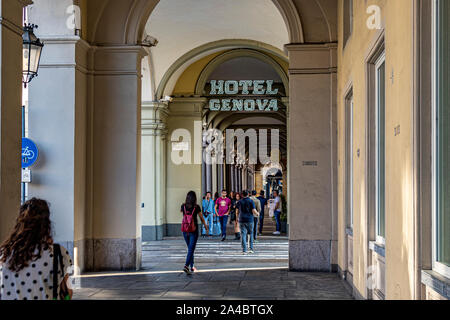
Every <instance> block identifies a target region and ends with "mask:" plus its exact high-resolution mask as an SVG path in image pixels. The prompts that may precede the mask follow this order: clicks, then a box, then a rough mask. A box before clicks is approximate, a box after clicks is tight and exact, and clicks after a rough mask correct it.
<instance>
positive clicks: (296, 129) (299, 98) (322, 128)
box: [286, 44, 337, 272]
mask: <svg viewBox="0 0 450 320" xmlns="http://www.w3.org/2000/svg"><path fill="white" fill-rule="evenodd" d="M286 47H287V50H288V52H289V62H290V69H289V73H290V102H289V119H288V122H289V123H288V130H289V142H288V144H289V148H288V150H289V151H288V158H289V159H288V163H289V169H288V182H289V188H288V190H289V191H288V192H289V194H288V199H291V201H289V208H288V210H289V213H290V214H289V231H290V232H289V267H290V269H291V270H293V271H325V272H331V271H333V270H334V265H335V264H337V261H335V258H334V256H335V252H337V235H336V232H335V230H336V227H337V210H336V206H335V199H336V181H335V178H334V177H335V172H336V159H335V153H334V144H335V143H336V137H337V132H336V124H335V116H334V114H335V113H336V100H335V94H334V92H335V91H336V44H320V45H288V46H286ZM292 199H295V201H292Z"/></svg>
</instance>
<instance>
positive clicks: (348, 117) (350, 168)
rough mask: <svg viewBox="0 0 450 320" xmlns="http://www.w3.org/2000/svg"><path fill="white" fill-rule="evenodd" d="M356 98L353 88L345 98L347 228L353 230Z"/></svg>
mask: <svg viewBox="0 0 450 320" xmlns="http://www.w3.org/2000/svg"><path fill="white" fill-rule="evenodd" d="M353 115H354V96H353V88H352V89H350V90H349V92H348V93H347V95H346V96H345V202H346V205H345V211H346V213H345V214H346V227H347V228H350V229H351V230H353V225H354V210H353V209H354V208H353V199H354V193H353V192H354V188H353V177H354V159H353V157H354V133H353V129H354V118H353Z"/></svg>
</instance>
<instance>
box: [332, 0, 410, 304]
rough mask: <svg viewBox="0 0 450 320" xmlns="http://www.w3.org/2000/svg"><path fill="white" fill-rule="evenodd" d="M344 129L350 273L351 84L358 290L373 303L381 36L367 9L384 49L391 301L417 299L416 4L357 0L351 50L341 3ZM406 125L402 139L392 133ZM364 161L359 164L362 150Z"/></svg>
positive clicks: (341, 242) (341, 252) (342, 168)
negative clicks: (370, 274) (373, 137)
mask: <svg viewBox="0 0 450 320" xmlns="http://www.w3.org/2000/svg"><path fill="white" fill-rule="evenodd" d="M339 2H340V3H339V31H340V35H339V50H338V61H339V62H338V65H339V70H338V79H339V81H338V130H339V138H338V139H339V148H338V149H339V151H338V157H339V172H338V181H339V182H338V197H339V260H338V261H339V266H340V267H341V268H342V269H344V270H345V266H346V261H345V260H346V253H345V237H346V234H345V228H346V218H345V217H346V215H345V212H344V203H345V200H344V199H345V198H344V177H345V153H344V152H345V94H346V90H347V88H348V85H349V84H350V83H352V84H353V96H354V118H353V119H354V131H353V137H354V140H353V146H354V154H353V163H354V169H353V170H354V178H353V179H354V180H353V190H354V196H353V199H354V200H353V208H354V230H353V233H354V243H353V248H354V254H353V257H354V262H353V263H354V275H353V283H354V286H355V288H356V290H357V291H358V292H359V294H360V295H361V296H363V297H367V292H366V291H367V290H366V271H367V267H368V258H367V257H368V242H369V240H373V239H368V235H367V229H368V228H367V223H368V221H367V203H366V199H367V190H366V171H367V158H366V151H367V144H366V138H367V135H366V132H367V125H366V119H367V94H368V93H367V86H368V84H367V79H366V72H367V65H366V62H365V61H366V59H367V57H368V53H369V51H370V50H371V49H372V46H373V44H374V41H375V39H376V38H377V37H378V35H379V33H380V30H369V28H368V27H367V19H369V18H370V15H369V14H367V8H368V6H370V5H377V6H379V7H380V8H381V17H382V26H383V28H384V32H385V46H386V299H411V298H413V295H414V282H415V277H414V264H413V259H414V236H413V231H414V229H413V227H414V225H413V221H414V217H413V215H414V212H413V195H414V194H413V184H412V182H413V179H412V177H413V149H412V148H413V126H412V125H413V87H412V84H413V67H414V61H413V1H410V0H395V1H392V0H389V1H387V0H371V1H361V0H356V1H353V4H354V7H353V12H354V15H353V16H354V25H353V34H352V35H351V37H350V39H349V40H348V42H347V44H346V46H345V48H344V41H343V2H344V1H343V0H340V1H339ZM398 126H400V132H401V133H400V135H398V136H395V135H394V128H396V127H398ZM358 149H359V150H360V157H357V150H358Z"/></svg>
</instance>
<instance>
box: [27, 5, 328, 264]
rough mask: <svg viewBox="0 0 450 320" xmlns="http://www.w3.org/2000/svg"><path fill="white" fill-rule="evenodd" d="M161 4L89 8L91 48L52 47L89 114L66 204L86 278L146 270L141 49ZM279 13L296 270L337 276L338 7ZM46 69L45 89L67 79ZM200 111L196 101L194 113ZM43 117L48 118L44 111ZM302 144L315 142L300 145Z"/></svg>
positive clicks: (77, 43)
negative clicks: (68, 55)
mask: <svg viewBox="0 0 450 320" xmlns="http://www.w3.org/2000/svg"><path fill="white" fill-rule="evenodd" d="M157 3H158V2H157V1H151V0H121V1H115V0H98V1H88V2H87V3H86V10H87V15H86V16H87V21H86V30H85V32H84V33H83V38H84V39H85V40H86V41H83V40H80V39H76V38H70V37H67V35H64V37H62V38H61V39H55V38H52V39H50V40H49V42H50V41H51V44H52V45H54V48H55V50H56V47H57V46H61V45H65V46H67V47H69V46H71V47H70V50H71V51H70V52H72V53H73V56H74V57H73V61H71V64H70V66H71V67H72V66H73V71H74V72H75V73H76V74H77V77H76V79H75V80H74V82H75V84H76V85H75V86H74V87H75V89H73V88H72V89H70V90H72V91H70V90H69V89H68V91H70V92H69V94H68V96H69V95H70V96H72V95H73V96H74V97H76V99H75V98H74V99H73V100H74V101H73V102H74V104H73V105H74V106H76V108H74V109H75V110H76V111H79V110H81V111H82V112H80V113H74V114H76V115H77V116H78V118H76V119H73V121H74V123H76V125H75V128H76V129H77V130H76V131H75V132H74V130H69V129H70V127H66V128H61V129H62V130H65V131H64V132H66V133H67V134H69V135H70V138H71V139H70V141H73V142H74V143H73V145H72V146H71V147H72V149H73V152H72V153H71V154H70V155H71V157H72V161H71V164H73V166H74V170H73V172H71V173H70V178H71V179H74V180H75V181H76V188H74V190H72V191H73V192H72V191H70V192H71V194H69V196H72V195H74V194H75V195H76V196H77V199H80V201H79V202H77V201H74V203H76V204H77V207H74V208H72V209H71V212H70V214H72V215H73V216H74V217H73V219H74V220H75V221H74V230H75V231H74V234H75V236H73V237H72V239H69V240H71V241H73V243H74V247H76V248H78V255H79V256H80V258H79V260H80V261H82V262H81V263H80V264H81V266H82V269H86V270H121V269H134V268H136V267H139V265H140V239H141V230H140V228H139V226H140V217H139V214H140V209H141V206H142V203H141V202H140V196H139V194H140V172H141V167H140V154H141V147H140V140H141V133H142V131H141V129H142V119H141V117H142V115H141V108H142V102H141V61H142V57H143V56H144V55H145V54H146V52H145V50H143V49H142V46H141V45H140V44H141V40H142V36H143V32H144V25H145V23H146V22H147V20H148V18H149V16H150V14H151V12H152V10H153V8H154V7H155V6H156V4H157ZM275 3H276V5H277V7H278V8H279V9H280V10H283V11H282V15H283V17H284V18H285V22H286V25H287V26H288V32H289V35H290V41H291V44H289V45H287V46H286V50H287V51H288V56H289V78H290V81H289V83H290V85H289V86H290V92H291V94H290V102H289V106H290V112H289V122H288V130H289V142H288V145H289V151H290V152H289V161H288V166H289V179H288V181H289V183H291V184H294V185H295V186H296V188H295V189H294V188H289V190H293V191H291V194H289V195H288V198H291V199H298V200H299V201H301V202H302V207H301V208H298V207H297V206H293V205H292V203H290V204H289V206H290V209H289V210H290V211H291V212H294V211H295V212H294V213H295V214H294V213H293V214H292V215H291V224H292V228H291V235H290V240H291V253H292V254H291V268H292V269H295V270H316V271H317V270H322V271H330V270H331V269H332V267H331V266H332V265H333V264H336V260H335V256H334V255H333V253H334V252H335V249H336V247H337V241H336V240H337V239H336V237H335V232H334V230H335V227H336V226H337V223H336V220H335V207H336V204H335V201H336V198H337V197H336V196H335V190H334V183H335V180H336V176H335V171H336V170H335V167H336V165H337V161H336V159H335V155H336V152H335V149H334V148H335V141H336V132H335V125H334V124H335V114H334V108H335V102H334V99H333V97H334V93H335V90H336V79H335V78H336V77H335V73H336V41H337V37H336V34H337V32H336V28H335V24H336V19H335V17H334V16H335V14H336V13H337V6H336V4H335V1H319V0H315V1H311V0H277V1H275ZM300 18H301V19H300ZM305 21H307V22H305ZM61 23H65V19H64V20H63V21H61ZM49 36H52V35H50V34H49ZM49 44H50V43H49ZM47 48H50V46H48V47H47ZM44 60H45V59H44ZM43 62H44V66H45V69H46V71H45V72H43V73H42V75H44V74H45V77H44V76H43V77H42V78H41V79H54V77H52V76H53V75H56V74H58V72H59V71H60V69H61V68H59V67H58V66H59V65H67V61H63V60H61V61H58V63H57V64H54V63H52V62H51V61H43ZM78 75H81V77H79V76H78ZM44 82H45V81H43V82H41V88H42V87H43V86H46V87H48V88H53V89H54V90H58V86H57V85H56V84H53V83H51V81H50V80H48V82H45V83H44ZM35 88H38V85H35ZM36 91H37V89H36ZM42 92H44V91H43V90H42ZM36 101H37V102H36V103H40V101H39V99H37V100H36ZM151 103H153V106H156V108H153V107H152V108H153V109H151V110H149V111H150V113H151V112H155V111H158V110H164V108H163V105H161V104H159V102H155V101H153V102H151ZM201 104H202V102H201V101H199V102H198V103H197V105H196V106H195V108H194V109H195V110H197V108H200V107H199V106H201ZM55 105H57V103H55ZM41 107H42V108H41V109H42V110H43V111H45V106H44V105H42V106H41ZM35 110H38V108H35ZM195 110H194V111H195ZM57 112H63V111H59V110H57ZM195 112H196V111H195ZM43 114H44V113H42V115H43ZM52 116H55V114H54V115H52ZM200 117H201V115H200ZM84 119H86V120H84ZM150 129H151V130H153V129H154V128H153V127H152V128H150ZM305 136H308V140H305V139H302V138H301V137H305ZM117 150H119V151H117ZM111 159H114V161H111ZM308 163H317V164H318V165H317V167H311V166H308ZM56 191H57V190H56ZM56 191H55V195H56V194H57V192H56ZM60 198H61V197H60ZM55 199H57V197H56V196H55ZM78 204H79V205H78ZM94 257H95V259H94ZM299 257H302V259H300V258H299ZM83 267H84V268H83Z"/></svg>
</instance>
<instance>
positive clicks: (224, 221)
mask: <svg viewBox="0 0 450 320" xmlns="http://www.w3.org/2000/svg"><path fill="white" fill-rule="evenodd" d="M219 220H220V226H221V228H222V238H226V237H227V224H228V216H223V217H219Z"/></svg>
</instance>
